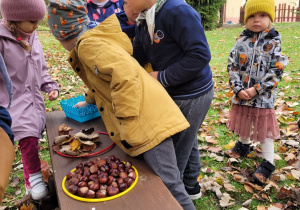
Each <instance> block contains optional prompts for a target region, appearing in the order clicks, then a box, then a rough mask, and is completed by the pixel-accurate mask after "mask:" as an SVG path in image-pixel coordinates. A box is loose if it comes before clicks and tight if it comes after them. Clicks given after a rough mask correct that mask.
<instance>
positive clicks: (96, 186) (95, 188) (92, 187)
mask: <svg viewBox="0 0 300 210" xmlns="http://www.w3.org/2000/svg"><path fill="white" fill-rule="evenodd" d="M99 188H100V186H99V183H98V182H94V184H91V185H90V190H93V191H97V190H99Z"/></svg>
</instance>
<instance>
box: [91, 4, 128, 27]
mask: <svg viewBox="0 0 300 210" xmlns="http://www.w3.org/2000/svg"><path fill="white" fill-rule="evenodd" d="M122 5H123V0H88V1H87V9H88V17H89V19H90V21H96V22H98V23H101V22H102V21H104V20H105V19H106V18H107V17H109V16H110V15H112V14H114V13H116V14H117V13H119V12H121V11H122V10H121V7H122Z"/></svg>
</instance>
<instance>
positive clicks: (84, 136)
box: [74, 132, 99, 140]
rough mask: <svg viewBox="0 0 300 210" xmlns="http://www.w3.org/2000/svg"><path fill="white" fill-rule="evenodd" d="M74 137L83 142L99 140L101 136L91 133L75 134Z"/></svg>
mask: <svg viewBox="0 0 300 210" xmlns="http://www.w3.org/2000/svg"><path fill="white" fill-rule="evenodd" d="M74 136H75V137H77V138H79V139H81V140H93V139H97V138H99V134H98V133H96V132H94V133H91V134H85V133H82V132H78V133H76V134H74Z"/></svg>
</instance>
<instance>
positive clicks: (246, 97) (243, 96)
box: [238, 90, 251, 100]
mask: <svg viewBox="0 0 300 210" xmlns="http://www.w3.org/2000/svg"><path fill="white" fill-rule="evenodd" d="M238 97H239V98H240V99H242V100H250V99H251V98H250V96H249V95H248V93H247V92H246V91H245V90H241V91H240V92H239V93H238Z"/></svg>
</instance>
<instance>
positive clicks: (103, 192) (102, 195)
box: [96, 190, 106, 198]
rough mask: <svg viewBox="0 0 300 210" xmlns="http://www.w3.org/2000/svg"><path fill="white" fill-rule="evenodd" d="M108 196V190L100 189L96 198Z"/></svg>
mask: <svg viewBox="0 0 300 210" xmlns="http://www.w3.org/2000/svg"><path fill="white" fill-rule="evenodd" d="M105 197H106V190H98V191H97V192H96V198H105Z"/></svg>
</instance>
